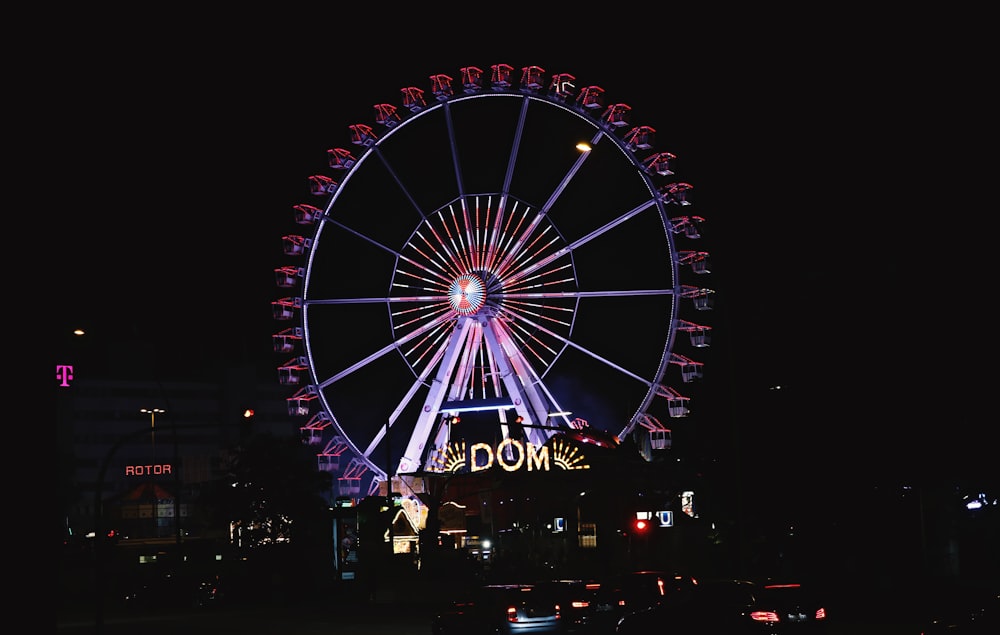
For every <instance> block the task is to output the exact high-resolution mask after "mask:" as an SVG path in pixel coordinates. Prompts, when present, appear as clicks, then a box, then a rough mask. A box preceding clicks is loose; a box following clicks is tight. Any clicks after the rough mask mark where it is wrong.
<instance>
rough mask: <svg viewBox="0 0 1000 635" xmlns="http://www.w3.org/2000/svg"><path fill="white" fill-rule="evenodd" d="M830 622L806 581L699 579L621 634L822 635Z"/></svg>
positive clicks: (627, 620) (635, 617) (623, 625)
mask: <svg viewBox="0 0 1000 635" xmlns="http://www.w3.org/2000/svg"><path fill="white" fill-rule="evenodd" d="M828 623H829V615H828V612H827V608H826V605H825V603H824V602H822V601H821V600H820V599H819V598H818V597H817V595H816V594H815V593H814V592H813V591H812V590H811V589H810V587H807V586H806V585H804V584H802V583H800V582H794V581H793V582H774V581H767V582H754V581H749V580H740V579H722V580H699V582H698V584H697V585H695V586H694V587H692V588H691V589H689V592H687V593H683V594H678V595H676V596H674V597H673V598H671V599H668V600H667V601H665V602H662V603H660V604H659V605H657V606H654V607H652V608H649V609H646V610H643V611H639V612H637V613H633V614H630V615H625V616H624V617H622V619H621V620H620V621H619V622H618V625H617V627H616V630H615V633H616V634H617V635H634V634H636V633H644V634H646V633H651V632H659V631H662V630H669V631H671V632H674V631H676V632H684V633H688V634H690V635H695V634H703V635H709V634H711V635H717V634H719V633H731V634H734V635H735V634H747V635H752V634H753V633H770V634H771V635H790V634H802V635H805V634H807V633H808V634H810V635H820V634H823V633H827V632H828V625H829V624H828Z"/></svg>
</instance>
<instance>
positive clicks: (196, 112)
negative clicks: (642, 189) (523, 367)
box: [42, 22, 987, 481]
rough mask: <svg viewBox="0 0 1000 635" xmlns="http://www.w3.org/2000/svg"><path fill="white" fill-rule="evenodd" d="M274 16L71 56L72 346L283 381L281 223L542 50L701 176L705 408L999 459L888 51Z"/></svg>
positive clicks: (121, 36) (914, 472)
mask: <svg viewBox="0 0 1000 635" xmlns="http://www.w3.org/2000/svg"><path fill="white" fill-rule="evenodd" d="M351 24H353V25H355V26H356V25H357V24H358V22H352V23H351ZM254 26H255V28H253V29H237V28H231V29H227V28H221V29H220V28H206V29H204V30H201V29H198V28H190V29H188V28H184V29H181V31H179V32H174V33H170V34H168V32H167V31H164V32H162V33H158V34H150V33H146V32H144V33H143V34H142V35H141V36H140V35H135V34H129V33H128V32H114V33H110V32H109V33H105V34H103V37H90V38H84V41H81V42H79V43H78V44H77V45H74V46H73V47H70V48H72V53H73V54H72V55H65V56H63V57H62V59H61V62H60V69H59V78H60V81H61V82H62V83H63V85H64V86H65V90H64V95H63V99H62V100H61V102H60V103H61V106H60V107H59V109H58V116H57V121H56V123H55V126H56V127H57V128H58V130H59V131H60V137H61V138H60V142H59V143H58V144H57V145H56V146H55V147H52V148H50V150H51V152H52V157H51V159H52V168H51V174H50V182H49V186H50V187H51V188H52V189H51V191H48V192H45V193H44V194H45V195H46V196H47V197H48V198H49V199H50V200H55V201H57V203H56V204H55V205H54V206H53V207H52V208H49V209H48V210H47V213H46V214H44V218H43V220H42V223H43V226H44V225H46V224H48V223H52V226H53V233H54V238H55V239H56V240H55V242H54V248H53V254H54V255H55V257H56V258H57V260H58V261H59V262H60V263H62V264H63V266H61V267H58V268H57V269H56V271H57V273H55V274H54V277H55V282H56V292H55V294H54V300H55V302H56V305H57V306H56V311H55V314H56V315H58V316H59V319H58V320H57V321H56V324H57V329H56V330H57V331H58V333H57V335H56V337H57V341H58V342H62V341H63V339H62V337H63V333H64V332H65V331H66V330H68V329H71V328H73V327H76V326H82V327H83V328H86V329H87V330H88V332H89V333H90V337H91V341H90V343H89V344H88V346H90V347H91V348H92V349H95V348H96V349H98V350H101V351H103V350H105V345H107V346H108V347H111V348H114V347H119V348H120V347H126V348H134V347H135V346H137V345H138V343H139V342H152V344H148V346H147V348H145V349H143V350H147V351H148V352H149V353H148V356H145V357H146V358H148V359H145V362H144V363H149V364H150V368H149V369H148V370H149V371H150V372H155V373H159V374H161V375H165V376H169V377H170V378H177V379H184V378H199V377H202V376H204V375H205V373H206V372H207V371H208V369H211V368H214V367H217V366H220V365H228V364H233V363H237V364H243V363H246V364H253V365H255V366H258V367H259V368H260V369H261V370H260V372H261V374H262V376H264V377H265V378H266V377H267V376H268V375H269V374H270V373H272V372H274V368H275V367H276V366H277V364H278V363H280V362H282V361H284V360H283V359H277V358H275V357H274V353H273V351H272V350H271V334H272V333H274V332H276V331H277V330H280V328H279V327H278V325H277V324H276V323H275V322H274V320H273V319H272V317H271V307H270V302H271V301H272V300H275V299H277V298H278V297H280V295H281V290H279V289H277V288H276V287H275V285H274V274H273V271H274V269H275V268H276V267H279V266H282V265H284V264H287V263H286V259H285V258H284V257H283V255H282V253H281V237H282V236H283V235H284V234H286V233H290V232H294V230H295V226H294V224H293V222H292V206H293V205H295V204H297V203H302V202H309V194H308V183H307V177H308V176H310V175H312V174H316V173H324V172H326V171H328V170H327V169H326V158H327V157H326V150H327V149H328V148H332V147H347V144H348V143H349V137H348V128H347V126H348V125H350V124H352V123H358V122H371V120H372V119H373V104H375V103H382V102H391V103H396V102H398V99H399V90H400V88H401V87H403V86H409V85H415V86H420V87H424V88H425V89H426V88H428V84H429V80H428V78H429V76H430V75H431V74H436V73H445V74H448V75H451V76H452V77H458V75H459V71H458V69H459V68H461V67H463V66H468V65H473V66H478V67H480V68H484V69H488V68H489V66H490V65H492V64H495V63H507V64H510V65H511V66H513V67H515V68H516V69H520V68H521V67H522V66H525V65H538V66H541V67H542V68H544V69H545V70H546V71H547V72H549V73H553V72H569V73H571V74H573V75H575V76H576V77H577V78H578V79H579V80H580V84H581V85H582V84H598V85H600V86H602V87H603V88H604V89H605V90H606V91H607V94H608V95H610V96H613V97H612V99H613V100H614V101H624V102H626V103H628V104H629V105H631V106H632V108H633V112H634V113H635V116H634V117H633V120H634V122H635V123H646V124H648V125H652V126H653V127H655V128H656V130H657V146H658V149H660V146H662V149H663V150H666V151H669V152H672V153H674V154H676V155H677V157H678V159H677V161H676V165H675V171H676V172H677V174H678V177H679V178H681V179H682V180H684V181H686V182H689V183H691V184H692V185H693V186H694V188H695V189H694V190H693V196H692V198H693V200H694V201H695V206H694V208H693V209H694V211H695V213H697V214H699V215H702V216H704V217H705V218H706V219H707V221H708V223H707V226H706V229H705V238H704V240H705V241H706V245H705V246H706V248H707V249H708V250H709V251H710V252H711V254H712V259H713V265H714V266H713V274H712V279H711V286H712V288H714V289H716V290H717V291H718V302H717V309H716V311H715V312H714V315H712V316H711V318H710V322H711V324H712V325H713V327H714V328H715V329H716V333H717V335H716V337H715V338H714V340H713V349H712V351H711V353H710V364H706V368H705V382H706V384H708V385H709V386H711V387H712V388H711V389H710V392H711V394H712V396H711V399H710V401H709V403H708V404H707V405H703V408H704V410H703V412H704V413H705V414H704V415H703V416H704V417H705V418H714V419H721V420H724V421H725V428H726V429H739V430H740V433H739V436H738V437H737V438H738V441H737V443H738V444H741V445H745V446H746V447H747V448H752V451H753V452H754V453H755V454H760V453H763V454H765V455H766V454H767V453H773V454H774V455H775V456H778V455H782V456H784V457H785V458H788V457H789V456H791V457H792V458H790V459H789V461H788V463H787V464H786V465H788V466H794V467H790V468H788V469H795V468H801V467H802V466H803V465H805V464H807V463H809V462H810V461H811V460H812V459H817V460H819V463H820V465H821V466H822V468H823V474H826V475H827V476H829V477H830V478H836V477H838V476H840V475H847V476H849V477H850V478H851V479H852V480H857V481H864V480H865V476H864V474H863V473H865V472H868V471H871V472H872V473H875V472H878V477H879V478H890V477H892V476H894V475H896V474H898V475H908V476H921V475H924V474H932V473H934V474H937V473H959V472H962V473H965V472H970V471H971V472H984V470H980V469H979V467H977V463H976V461H967V460H964V459H962V458H961V456H962V454H963V453H964V452H965V451H967V450H968V451H970V452H971V453H972V454H973V455H974V456H975V457H977V458H979V459H982V458H983V457H985V456H987V453H986V452H985V450H984V446H985V438H986V437H985V436H983V435H984V433H982V432H980V430H982V427H983V426H981V425H980V420H981V417H980V413H979V411H978V409H977V408H976V406H975V405H974V404H976V403H978V395H979V391H980V388H982V385H983V384H985V383H986V382H985V380H977V379H975V377H976V374H975V373H974V372H970V371H971V369H970V367H969V364H968V361H967V360H970V359H972V358H973V353H972V352H970V351H969V350H968V344H967V343H965V342H963V341H962V340H961V339H960V337H958V338H956V339H952V338H949V337H947V334H949V333H951V334H954V335H956V336H959V335H961V329H959V333H955V331H954V330H951V329H949V328H948V327H949V324H948V320H947V319H946V317H945V316H946V315H947V312H948V311H949V309H950V308H953V305H952V306H949V304H948V303H947V302H944V301H943V300H944V298H942V297H941V296H940V295H938V291H937V290H938V289H940V287H941V285H942V284H943V283H944V280H945V279H946V278H947V279H948V282H947V284H950V285H951V288H952V289H953V290H957V291H958V292H959V295H961V290H962V289H963V287H962V286H961V283H956V282H955V279H954V278H951V277H949V276H948V275H947V274H948V272H947V271H942V269H941V263H940V260H939V259H938V258H936V253H935V252H936V251H937V250H939V249H940V248H941V245H940V244H939V243H935V242H934V241H936V240H940V238H939V237H937V236H936V235H928V234H927V233H926V231H925V230H924V228H923V221H922V220H919V221H918V220H917V219H918V218H920V219H922V218H923V217H922V216H920V215H921V214H922V212H920V211H919V210H915V209H914V208H913V207H912V206H910V204H909V203H908V202H904V196H911V195H912V193H911V192H905V191H903V190H904V189H907V188H909V185H908V186H906V187H905V188H904V186H901V185H900V175H901V173H905V172H907V169H906V167H905V166H906V165H912V164H913V162H914V159H915V154H914V153H915V147H914V146H915V145H917V144H916V142H915V141H914V140H913V139H910V138H908V137H907V135H906V134H905V132H904V131H902V130H901V127H902V124H901V123H900V122H898V121H896V120H895V119H894V118H893V116H892V113H893V112H894V110H895V106H896V105H897V104H898V103H899V102H900V101H901V100H905V99H907V94H908V92H909V91H908V89H906V88H903V89H901V88H900V83H901V82H903V79H902V78H899V77H897V82H895V84H894V85H892V84H890V83H887V82H886V81H885V75H884V74H883V73H882V72H881V68H882V64H881V63H880V62H879V60H878V59H877V58H873V57H871V56H867V55H861V54H860V53H859V51H858V50H857V48H858V47H859V46H860V47H864V46H867V44H866V43H865V42H863V41H859V42H856V43H855V47H854V49H853V53H852V54H845V52H844V49H843V46H842V44H843V43H842V42H836V43H834V42H829V41H824V39H823V38H822V37H815V38H810V37H809V36H808V34H803V35H801V36H798V37H792V36H788V35H780V36H772V35H773V34H772V35H767V36H765V33H766V32H765V31H761V32H760V37H751V36H741V37H739V38H736V39H733V38H732V37H730V36H726V37H723V36H722V35H721V34H718V33H711V32H709V33H707V34H706V35H705V36H704V37H703V38H702V39H700V40H698V41H692V42H685V43H683V44H681V43H678V44H677V45H676V46H671V43H672V41H671V39H670V37H668V35H667V34H666V33H663V34H660V35H657V36H650V37H646V38H633V39H627V38H624V37H622V36H618V35H615V36H611V35H607V34H606V33H597V34H594V35H593V36H592V37H591V40H590V42H591V43H590V45H587V46H581V45H577V44H571V43H570V42H568V41H563V40H562V39H561V38H558V37H553V36H551V35H550V34H548V33H546V32H544V30H543V31H540V32H539V33H538V34H537V35H536V36H534V37H531V38H528V39H527V40H525V39H524V37H523V34H522V36H521V38H520V39H517V40H516V42H515V39H508V38H500V37H494V35H496V32H495V31H493V30H490V29H484V30H483V32H482V33H481V34H480V37H478V38H472V39H471V41H470V38H468V37H461V36H460V35H453V37H452V38H451V40H453V41H454V43H455V44H458V45H457V46H448V45H447V42H448V39H445V40H444V43H445V45H442V42H441V41H437V42H435V43H434V45H431V42H429V41H428V40H429V39H430V38H429V37H428V36H427V35H423V36H421V37H415V38H409V39H408V38H398V37H392V36H376V35H375V34H374V33H373V32H372V31H371V30H368V29H352V28H346V26H345V28H344V29H342V30H334V31H332V32H330V31H328V32H326V33H325V34H323V35H320V34H319V32H320V31H322V29H319V28H317V27H316V26H315V25H313V26H312V27H303V29H304V30H303V31H302V32H298V33H296V32H294V31H293V32H292V33H271V32H270V31H269V30H268V29H266V28H264V26H263V24H255V25H254ZM416 32H418V31H414V33H416ZM430 32H431V31H430V30H423V31H419V33H423V34H427V33H430ZM92 33H93V32H92ZM498 40H501V41H498ZM956 284H957V285H958V286H956ZM952 297H954V296H952ZM956 367H957V368H958V369H959V371H960V372H961V373H962V377H961V379H959V378H957V377H956V376H955V375H954V374H953V370H952V369H954V368H956ZM104 370H106V371H108V372H109V373H111V374H114V373H117V372H123V373H132V372H135V369H121V368H106V369H104ZM779 384H780V385H782V386H784V393H783V395H784V396H783V399H784V401H782V402H781V403H779V404H774V403H772V402H771V401H770V400H773V398H774V392H773V391H769V390H768V389H769V388H770V387H773V386H775V385H779ZM706 390H709V389H706ZM775 408H777V409H778V412H779V414H778V415H775V410H774V409H775ZM859 471H860V472H862V474H861V475H859V474H858V472H859ZM901 477H902V476H901Z"/></svg>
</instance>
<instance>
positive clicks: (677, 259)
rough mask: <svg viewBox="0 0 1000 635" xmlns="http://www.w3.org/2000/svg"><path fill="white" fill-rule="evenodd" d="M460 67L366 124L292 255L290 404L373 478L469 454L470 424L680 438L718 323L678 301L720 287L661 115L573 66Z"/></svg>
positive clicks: (344, 465) (705, 296) (279, 315)
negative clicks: (695, 317) (624, 99)
mask: <svg viewBox="0 0 1000 635" xmlns="http://www.w3.org/2000/svg"><path fill="white" fill-rule="evenodd" d="M458 76H459V78H458V79H457V80H455V79H453V78H452V77H450V76H448V75H445V74H436V75H431V76H430V85H429V87H428V88H429V91H425V90H424V89H422V88H418V87H416V86H407V87H403V88H401V89H400V91H399V92H400V99H399V101H398V105H396V104H390V103H378V104H375V105H374V121H373V122H372V124H373V125H368V124H364V123H356V124H353V125H349V126H348V127H347V128H348V131H349V134H347V135H345V137H347V138H348V139H349V141H350V145H352V146H353V148H350V149H345V148H342V147H335V148H332V149H330V150H328V151H327V158H328V165H329V168H330V172H329V173H328V174H316V175H313V176H310V177H309V178H308V185H309V190H308V191H309V192H310V193H311V194H312V195H313V196H314V198H313V199H312V201H313V202H312V203H300V204H296V205H294V206H293V208H294V218H295V222H296V223H297V226H298V227H301V228H302V232H301V233H300V234H290V235H286V236H284V237H283V238H282V242H283V249H284V253H285V254H286V255H287V256H289V257H292V258H294V259H296V260H295V262H294V264H289V265H286V266H283V267H280V268H279V269H276V270H275V274H276V278H277V284H278V286H279V288H280V289H282V290H283V291H284V293H285V295H284V297H282V298H280V299H278V300H277V301H275V302H272V309H273V313H274V317H275V318H276V319H277V320H278V321H279V323H280V324H281V326H283V327H284V328H282V329H281V330H280V331H279V332H278V333H276V334H275V335H274V336H273V342H274V349H275V351H276V353H279V354H281V355H282V356H286V355H288V356H290V357H288V358H284V359H283V363H282V364H281V365H280V366H279V367H278V373H279V380H280V381H281V383H282V384H285V385H288V386H290V387H292V389H294V393H293V394H292V395H291V396H290V397H289V398H288V405H289V413H290V414H292V415H294V416H297V417H302V418H303V420H304V421H305V423H304V425H303V426H302V430H303V433H304V434H305V435H307V437H308V440H309V441H310V442H312V443H323V442H324V441H325V442H326V446H325V449H324V451H323V452H321V453H320V461H321V466H322V464H323V463H324V459H325V463H326V464H327V466H328V468H327V469H336V470H338V471H341V472H342V473H349V474H350V475H351V476H350V478H352V479H359V478H361V475H367V476H370V477H371V479H372V481H371V482H372V483H373V484H374V483H376V482H377V481H381V480H385V479H386V478H388V477H390V476H395V475H401V474H414V473H419V472H433V471H443V470H447V469H453V468H452V467H451V466H449V465H447V464H446V462H445V461H444V460H443V459H444V457H446V456H447V454H448V450H449V447H452V446H454V445H455V444H456V442H460V443H461V444H467V443H472V442H474V441H476V440H477V439H478V440H483V441H487V442H488V441H490V440H493V441H496V440H505V439H506V440H510V439H516V440H518V441H520V442H523V443H531V444H535V445H537V446H541V445H543V444H545V443H546V442H547V441H548V440H549V439H550V438H551V437H552V436H553V435H555V434H558V433H561V432H567V431H573V430H577V431H579V430H581V429H583V430H584V431H586V430H595V431H603V432H605V433H608V434H610V435H617V436H618V437H620V438H624V437H625V436H626V435H629V434H635V433H643V432H644V431H648V432H649V433H650V436H651V437H652V438H654V439H656V438H657V433H660V438H662V433H664V432H666V433H667V434H669V427H668V426H666V425H665V424H664V423H663V422H664V421H666V420H668V419H669V418H670V417H683V416H686V415H687V414H688V406H687V404H688V398H687V397H686V396H684V395H683V394H682V392H681V391H680V390H679V389H678V388H677V386H678V385H679V384H682V383H685V382H689V381H692V380H695V379H697V378H699V377H700V376H701V366H702V365H701V363H699V362H696V361H694V360H692V359H690V358H688V357H686V356H685V355H683V354H681V352H680V351H679V350H678V351H675V350H674V349H675V347H676V348H678V349H680V348H681V346H682V345H683V346H685V347H689V348H695V349H697V348H701V347H704V346H707V345H708V344H709V341H710V332H711V328H710V327H708V326H704V325H701V324H698V323H696V322H694V321H689V320H687V319H683V318H682V317H681V314H682V312H684V311H687V310H688V308H691V309H693V310H695V311H699V310H707V309H710V308H711V307H712V301H713V291H712V290H711V289H708V288H706V287H703V286H701V285H699V284H695V283H694V281H696V280H698V279H699V276H700V274H705V273H709V271H710V268H709V258H708V256H709V254H708V253H707V252H705V251H700V250H697V249H695V248H693V247H692V245H693V244H695V239H697V238H699V237H700V232H699V228H700V226H701V224H702V222H703V221H704V219H703V218H702V217H700V216H695V215H691V214H687V213H686V210H688V209H689V205H690V203H691V201H690V200H689V198H690V190H691V189H692V186H691V185H690V184H688V183H685V182H683V181H680V180H676V179H675V178H674V173H673V171H672V169H671V167H672V166H671V162H672V161H673V160H674V159H675V158H676V157H675V156H674V155H673V154H671V153H669V152H663V151H659V152H658V151H656V150H654V145H653V141H654V137H655V135H656V130H655V129H654V128H653V127H651V126H648V125H633V124H632V123H631V122H630V119H631V116H632V112H631V110H632V109H631V107H630V106H628V105H627V104H625V103H620V102H613V101H611V100H607V99H606V97H605V94H604V93H605V91H604V90H603V89H602V88H601V87H599V86H597V85H580V84H579V83H578V82H577V80H576V78H575V77H574V76H573V75H570V74H568V73H556V74H551V75H548V74H546V71H545V70H544V69H543V68H541V67H538V66H526V67H523V68H521V69H520V70H519V71H518V70H515V68H514V67H512V66H510V65H506V64H495V65H492V66H490V67H489V70H488V71H483V70H481V69H480V68H477V67H474V66H467V67H463V68H461V69H459V73H458ZM345 145H347V144H345ZM678 333H684V334H686V335H687V337H686V338H683V339H684V340H686V341H683V342H678V341H677V340H678V337H677V336H678ZM653 442H654V443H655V440H654V441H653ZM341 460H343V462H341Z"/></svg>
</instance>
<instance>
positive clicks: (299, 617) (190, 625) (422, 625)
mask: <svg viewBox="0 0 1000 635" xmlns="http://www.w3.org/2000/svg"><path fill="white" fill-rule="evenodd" d="M432 614H433V607H429V606H424V607H420V606H417V605H415V604H413V603H407V602H402V603H393V604H389V603H381V604H380V603H368V604H360V605H357V606H355V607H351V606H346V605H344V604H340V603H336V604H334V605H332V607H331V608H330V609H329V610H324V609H323V607H320V606H311V607H302V606H288V607H275V606H262V607H254V608H240V609H235V608H230V609H224V610H212V609H208V610H188V611H180V612H161V613H147V614H131V615H130V614H123V613H117V614H111V615H108V616H106V617H105V618H104V619H103V624H102V626H101V628H97V626H96V625H95V618H94V615H93V614H90V615H88V614H86V613H85V612H79V613H77V614H75V615H70V616H63V617H61V618H60V619H59V621H58V625H57V631H58V633H59V635H134V634H135V633H142V635H202V634H204V635H225V634H228V633H233V634H234V635H236V634H239V635H273V633H282V635H330V634H331V633H358V634H364V635H430V632H431V628H430V623H431V617H432ZM884 619H885V620H889V619H893V618H892V616H886V617H885V618H884ZM919 632H920V631H919V629H918V628H916V627H914V626H913V625H907V624H901V623H868V624H866V623H859V622H858V621H857V620H855V619H853V618H852V616H850V615H847V616H840V619H838V620H836V621H834V622H832V623H831V629H830V635H917V634H918V633H919ZM601 635H603V634H601Z"/></svg>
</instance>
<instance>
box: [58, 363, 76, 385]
mask: <svg viewBox="0 0 1000 635" xmlns="http://www.w3.org/2000/svg"><path fill="white" fill-rule="evenodd" d="M56 381H57V382H58V383H59V386H60V387H61V388H66V387H68V386H69V382H71V381H73V367H72V366H70V365H69V364H56Z"/></svg>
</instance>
